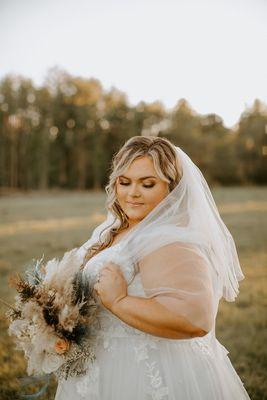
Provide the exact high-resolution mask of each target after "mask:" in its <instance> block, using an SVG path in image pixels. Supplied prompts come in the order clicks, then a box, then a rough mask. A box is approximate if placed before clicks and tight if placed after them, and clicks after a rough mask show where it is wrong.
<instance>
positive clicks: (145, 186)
mask: <svg viewBox="0 0 267 400" xmlns="http://www.w3.org/2000/svg"><path fill="white" fill-rule="evenodd" d="M120 185H122V186H128V185H130V184H129V183H122V182H120ZM153 186H155V185H154V184H153V185H143V187H144V188H146V189H151V188H152V187H153Z"/></svg>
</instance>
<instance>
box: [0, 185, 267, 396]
mask: <svg viewBox="0 0 267 400" xmlns="http://www.w3.org/2000/svg"><path fill="white" fill-rule="evenodd" d="M213 195H214V198H215V201H216V203H217V205H218V207H219V211H220V213H221V216H222V218H223V220H224V222H225V223H226V225H227V226H228V228H229V230H230V231H231V233H232V235H233V237H234V239H235V241H236V245H237V249H238V254H239V257H240V263H241V266H242V269H243V272H244V274H245V277H246V279H245V280H243V281H242V282H241V285H240V294H239V296H238V299H237V301H236V302H234V303H227V302H225V301H221V303H220V308H219V313H218V316H217V338H218V339H219V341H220V342H221V343H222V344H223V345H224V346H225V347H226V348H227V349H228V351H229V356H230V359H231V361H232V363H233V365H234V367H235V369H236V371H237V373H238V374H239V376H240V377H241V379H242V381H243V382H244V384H245V387H246V389H247V391H248V393H249V395H250V397H251V399H252V400H265V399H267V312H266V309H267V307H266V306H267V239H266V238H267V188H266V187H247V188H237V187H236V188H235V187H232V188H215V189H214V190H213ZM104 200H105V194H104V193H102V192H97V193H93V192H48V193H32V194H27V195H25V194H13V195H12V196H11V195H10V196H4V197H2V198H0V243H1V246H0V276H1V281H0V297H1V298H5V299H6V301H9V302H13V298H14V294H15V293H14V291H13V289H10V288H9V287H8V283H7V282H8V276H9V275H10V274H11V273H12V272H15V271H23V270H24V269H25V266H26V264H27V263H28V262H29V261H31V259H32V258H40V257H41V256H42V254H43V253H44V254H45V259H46V260H48V259H50V258H52V257H55V256H59V257H60V256H62V255H63V253H64V252H65V251H66V250H68V249H71V248H73V247H77V246H80V245H81V244H82V243H84V242H85V241H86V240H87V239H88V238H89V237H90V233H91V231H92V229H93V227H94V226H95V225H97V224H98V223H99V222H100V221H101V220H102V219H103V217H104ZM5 310H6V309H5V308H4V306H2V305H0V324H1V326H0V328H1V337H0V400H16V399H19V398H20V397H19V395H18V390H19V385H20V382H19V380H18V378H19V377H23V376H26V372H25V371H26V369H25V366H26V364H25V361H24V358H23V354H22V353H21V352H19V351H16V350H15V349H14V344H13V342H12V339H11V338H10V337H9V336H8V335H7V322H6V320H5V317H4V312H5ZM55 389H56V382H55V381H54V380H52V381H51V383H50V386H49V389H48V390H47V391H46V392H45V394H43V395H42V396H41V397H40V399H47V400H48V399H49V400H52V399H54V393H55ZM214 400H216V399H214ZM229 400H231V399H229Z"/></svg>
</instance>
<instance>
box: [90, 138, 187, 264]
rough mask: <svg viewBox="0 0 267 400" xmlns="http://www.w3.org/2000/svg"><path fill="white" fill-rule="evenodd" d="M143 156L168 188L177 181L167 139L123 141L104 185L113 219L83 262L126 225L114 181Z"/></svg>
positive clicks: (177, 172)
mask: <svg viewBox="0 0 267 400" xmlns="http://www.w3.org/2000/svg"><path fill="white" fill-rule="evenodd" d="M143 156H149V157H151V159H152V161H153V164H154V168H155V170H156V172H157V174H158V176H159V177H160V178H161V179H162V180H163V181H165V182H167V183H168V184H169V191H172V190H173V189H174V188H175V186H176V185H177V184H178V183H179V181H180V179H181V176H182V171H181V165H180V161H179V158H178V156H177V153H176V150H175V147H174V145H173V144H172V143H171V142H170V141H169V140H168V139H166V138H162V137H157V136H133V137H131V138H130V139H129V140H127V142H126V143H125V144H124V145H123V146H122V147H121V149H120V150H119V151H118V152H117V153H116V154H115V155H114V156H113V158H112V167H111V173H110V176H109V181H108V184H107V185H106V187H105V191H106V193H107V200H106V205H105V206H106V209H107V210H108V211H110V212H111V213H112V214H113V216H114V221H113V222H112V224H111V225H109V226H107V227H105V228H104V230H103V231H102V232H101V233H100V235H99V241H98V242H97V243H94V244H93V245H92V246H91V247H90V248H89V249H88V251H87V253H86V255H85V258H84V265H85V264H86V262H87V261H88V260H89V259H90V258H92V257H93V256H94V255H96V254H97V253H99V252H100V251H101V250H103V249H105V248H106V247H109V246H110V245H111V244H112V242H113V240H114V238H115V236H116V235H117V234H118V233H120V232H122V231H123V230H125V229H127V228H128V227H129V222H128V217H127V215H126V214H125V213H124V211H123V209H122V208H121V206H120V205H119V203H118V200H117V196H116V182H117V178H118V177H119V176H120V175H122V174H123V172H124V171H125V170H126V169H127V168H128V167H129V166H130V164H131V163H132V162H133V161H134V160H135V159H137V158H138V157H143ZM102 236H103V239H101V237H102Z"/></svg>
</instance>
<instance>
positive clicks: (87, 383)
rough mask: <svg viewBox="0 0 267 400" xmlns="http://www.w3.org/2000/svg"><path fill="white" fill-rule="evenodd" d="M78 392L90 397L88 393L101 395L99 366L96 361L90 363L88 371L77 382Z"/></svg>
mask: <svg viewBox="0 0 267 400" xmlns="http://www.w3.org/2000/svg"><path fill="white" fill-rule="evenodd" d="M76 388H77V393H79V394H80V395H81V396H82V397H84V398H86V399H88V395H94V396H98V395H99V366H98V364H97V362H96V361H94V362H93V363H90V365H89V366H88V372H87V374H86V375H85V376H83V377H82V378H79V381H78V382H77V383H76Z"/></svg>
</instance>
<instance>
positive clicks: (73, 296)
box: [6, 249, 99, 379]
mask: <svg viewBox="0 0 267 400" xmlns="http://www.w3.org/2000/svg"><path fill="white" fill-rule="evenodd" d="M80 266H81V260H80V257H79V256H78V253H77V249H73V250H71V251H69V252H66V253H65V254H64V256H63V258H62V259H61V260H58V259H56V258H54V259H52V260H50V261H48V262H47V264H46V265H44V264H43V258H42V259H40V260H37V261H36V262H35V265H34V266H33V268H30V270H29V269H27V271H26V273H25V277H24V278H22V277H21V276H20V275H19V274H17V276H15V277H11V279H10V283H11V285H13V286H14V287H15V288H16V290H17V292H18V294H17V295H16V297H15V305H14V306H10V309H9V310H8V312H7V313H6V315H7V317H8V318H9V321H10V324H9V329H8V332H9V334H10V335H11V336H14V337H15V341H16V344H17V348H18V349H22V350H23V351H24V355H25V357H26V359H27V362H28V365H27V373H28V375H34V376H37V375H38V376H40V375H43V374H49V373H54V374H55V375H56V376H57V378H64V379H67V378H68V377H69V376H78V375H83V374H85V373H86V371H87V366H88V363H89V362H93V361H94V360H95V354H94V352H93V340H94V338H93V336H92V335H90V326H92V324H93V323H94V321H95V320H96V315H97V312H98V310H99V307H98V304H99V300H98V298H97V296H96V294H95V293H94V291H93V284H94V283H93V282H90V281H89V280H88V278H87V279H86V281H85V280H84V279H83V274H82V270H81V268H80Z"/></svg>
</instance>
